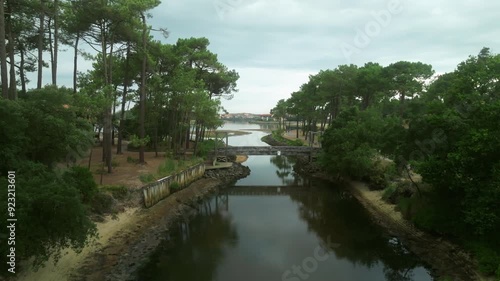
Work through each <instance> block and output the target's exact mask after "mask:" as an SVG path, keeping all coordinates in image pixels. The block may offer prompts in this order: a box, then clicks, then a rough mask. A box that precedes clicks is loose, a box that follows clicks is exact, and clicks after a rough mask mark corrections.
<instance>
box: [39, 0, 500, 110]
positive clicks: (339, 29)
mask: <svg viewBox="0 0 500 281" xmlns="http://www.w3.org/2000/svg"><path fill="white" fill-rule="evenodd" d="M390 1H395V0H384V1H380V0H377V1H371V0H355V1H343V0H309V1H305V0H169V1H163V3H162V4H161V5H160V6H158V7H157V8H155V9H154V10H153V11H152V12H151V14H152V16H153V17H152V18H151V19H149V23H150V24H151V25H153V26H154V27H156V28H158V27H166V28H167V29H168V30H169V31H170V37H169V38H168V39H163V38H162V37H161V35H160V34H156V35H155V36H156V38H157V39H158V40H162V41H163V42H165V43H175V42H176V41H177V39H178V38H188V37H207V38H208V39H209V40H210V42H211V45H210V50H212V51H213V52H214V53H217V55H218V58H219V60H220V61H221V62H222V63H224V64H225V65H227V66H228V67H229V68H230V69H235V70H236V71H238V72H239V74H240V76H241V78H240V80H239V81H238V88H239V89H240V91H239V92H238V93H236V94H235V97H234V98H233V100H230V101H223V106H225V107H226V109H227V110H228V111H230V112H255V113H267V112H269V110H270V109H271V108H272V107H274V105H275V103H276V102H277V101H278V100H279V99H281V98H288V97H289V96H290V94H291V93H292V92H293V91H296V90H298V88H299V86H300V85H301V84H302V83H304V82H306V81H307V79H308V75H309V74H315V73H317V72H318V71H319V70H321V69H327V68H335V67H337V66H338V65H340V64H348V63H354V64H357V65H363V64H364V63H366V62H369V61H375V62H379V63H380V64H382V65H388V64H390V63H393V62H396V61H400V60H408V61H421V62H424V63H430V64H432V65H433V67H434V69H435V70H436V72H438V73H443V72H449V71H453V70H454V69H455V67H456V65H457V64H458V63H460V62H461V61H463V60H465V59H466V58H467V57H468V56H469V55H476V54H477V53H478V52H479V51H480V50H481V48H482V47H491V48H492V51H493V52H498V49H495V48H496V47H497V46H499V45H500V37H499V36H498V34H500V25H498V11H499V10H500V2H498V1H489V0H458V1H452V0H443V1H439V2H436V1H430V0H426V1H409V0H400V1H401V5H402V7H403V10H402V12H401V13H398V14H393V15H392V17H391V20H390V23H389V24H388V25H387V26H383V27H382V28H381V29H380V32H378V34H377V35H376V36H373V37H371V38H370V42H369V44H368V45H367V46H364V47H363V48H360V50H359V52H357V53H355V54H353V55H352V56H351V57H350V59H349V60H348V59H346V56H345V55H344V54H343V52H342V50H341V48H340V46H342V44H343V43H349V44H353V43H352V42H353V40H354V38H355V36H356V34H357V32H358V31H359V30H364V29H365V28H366V26H367V24H368V23H370V22H371V21H373V20H374V16H373V14H374V13H380V12H381V11H384V10H387V6H388V3H390ZM46 57H47V58H48V55H47V56H46ZM81 66H84V67H90V64H89V63H81ZM59 69H60V74H61V78H60V79H59V80H60V82H63V80H64V81H66V82H64V83H67V84H68V85H71V80H70V78H69V77H71V76H68V75H67V72H68V71H69V69H72V54H71V48H69V49H68V52H67V53H64V54H62V55H61V65H60V66H59ZM81 70H84V69H83V68H81ZM46 73H47V78H46V79H45V81H46V82H49V80H48V77H49V71H48V70H47V71H46ZM66 76H68V77H66ZM33 78H34V77H33ZM32 80H33V81H34V79H32ZM32 84H33V83H32Z"/></svg>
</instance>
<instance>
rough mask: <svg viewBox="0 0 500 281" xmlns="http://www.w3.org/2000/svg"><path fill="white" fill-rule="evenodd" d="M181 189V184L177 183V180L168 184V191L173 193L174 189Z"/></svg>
mask: <svg viewBox="0 0 500 281" xmlns="http://www.w3.org/2000/svg"><path fill="white" fill-rule="evenodd" d="M180 189H181V186H180V185H179V183H178V182H173V183H171V184H170V192H171V193H174V192H176V191H179V190H180Z"/></svg>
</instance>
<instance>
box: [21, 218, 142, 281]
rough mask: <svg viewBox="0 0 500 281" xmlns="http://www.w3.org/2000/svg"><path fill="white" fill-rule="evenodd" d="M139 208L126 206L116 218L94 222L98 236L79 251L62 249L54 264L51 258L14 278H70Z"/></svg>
mask: <svg viewBox="0 0 500 281" xmlns="http://www.w3.org/2000/svg"><path fill="white" fill-rule="evenodd" d="M138 209H139V208H128V209H127V210H126V211H125V212H123V213H120V214H118V216H117V217H116V218H114V219H113V218H111V216H108V217H107V218H106V219H105V221H104V222H101V223H96V225H97V230H98V232H99V238H98V239H97V240H96V241H94V242H93V243H91V244H90V245H88V246H87V247H85V248H84V249H83V250H82V252H81V253H76V252H75V251H73V250H72V249H67V250H63V255H62V257H61V258H60V260H59V261H58V263H57V264H55V265H54V263H53V259H51V260H50V261H48V262H47V263H46V265H45V267H43V268H41V269H39V270H38V271H34V270H33V269H26V270H24V271H22V272H21V273H20V274H19V275H18V278H17V279H16V280H19V281H33V280H37V281H55V280H70V278H71V274H72V273H73V272H75V271H76V270H77V269H78V268H79V267H80V266H81V265H82V264H83V262H84V261H85V259H86V258H87V257H89V256H90V255H92V254H94V253H95V252H97V251H99V249H101V248H102V247H103V246H105V245H107V244H108V243H109V241H110V240H111V238H112V237H113V236H115V235H116V234H117V233H118V232H120V231H123V229H124V228H125V227H126V226H127V225H129V224H130V223H131V222H132V221H133V220H134V218H135V217H136V216H137V211H138Z"/></svg>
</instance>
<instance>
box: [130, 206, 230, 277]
mask: <svg viewBox="0 0 500 281" xmlns="http://www.w3.org/2000/svg"><path fill="white" fill-rule="evenodd" d="M198 210H199V211H198V212H197V214H196V215H195V216H194V217H192V218H191V219H190V220H189V221H184V220H181V221H179V222H178V223H176V224H175V225H173V226H172V227H171V228H170V231H169V232H168V239H167V240H166V241H165V242H163V243H162V244H161V245H160V246H159V247H158V249H157V250H156V251H155V253H154V254H153V255H152V257H151V260H150V261H149V262H148V264H147V265H146V266H145V267H143V268H142V269H141V271H140V273H139V276H140V278H139V280H161V281H166V280H196V281H198V280H199V281H205V280H206V281H209V280H215V274H216V269H217V266H218V264H219V263H220V262H221V261H222V259H223V257H224V249H225V248H226V247H234V246H235V245H236V244H237V243H238V235H237V231H236V228H235V227H234V225H232V223H231V219H230V217H229V216H228V215H227V213H226V212H225V210H223V208H222V209H221V208H216V206H215V200H213V201H206V202H204V203H203V204H201V205H199V206H198Z"/></svg>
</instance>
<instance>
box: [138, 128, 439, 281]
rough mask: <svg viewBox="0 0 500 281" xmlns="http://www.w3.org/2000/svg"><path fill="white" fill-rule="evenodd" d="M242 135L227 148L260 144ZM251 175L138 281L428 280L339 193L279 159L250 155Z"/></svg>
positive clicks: (201, 215) (182, 226) (177, 236)
mask: <svg viewBox="0 0 500 281" xmlns="http://www.w3.org/2000/svg"><path fill="white" fill-rule="evenodd" d="M262 126H263V125H257V124H248V123H226V124H225V126H224V127H223V129H228V130H235V129H242V130H249V132H251V134H248V135H241V136H233V137H230V138H229V144H230V145H253V146H259V145H262V146H267V144H265V143H263V142H262V141H261V140H260V138H261V137H263V136H265V135H266V133H265V132H261V131H253V130H255V129H260V128H261V127H262ZM244 164H245V165H247V166H249V167H250V169H251V174H250V175H249V176H248V177H246V178H244V179H241V180H239V181H238V182H236V183H235V184H234V186H231V187H228V188H225V189H222V190H220V191H219V192H218V193H217V194H216V195H214V196H213V197H212V198H208V199H206V200H205V201H204V202H202V203H200V205H199V206H198V210H199V211H198V212H197V214H196V215H195V216H193V217H192V218H190V219H189V221H181V222H179V223H178V224H177V225H175V227H173V228H171V229H170V231H169V232H167V233H165V241H164V242H163V243H162V244H161V246H160V247H158V249H157V250H156V251H155V253H154V254H153V255H152V256H151V257H149V260H148V262H147V263H146V265H145V266H144V267H143V268H142V269H141V270H140V272H139V277H138V279H137V280H144V281H146V280H147V281H155V280H158V281H160V280H161V281H212V280H213V281H258V280H261V281H284V280H288V281H300V280H310V281H315V280H321V281H325V280H334V281H383V280H390V281H403V280H404V281H409V280H413V281H428V280H433V279H432V277H431V275H430V273H429V271H428V270H427V269H426V267H425V265H424V263H423V262H422V261H421V260H419V259H418V258H417V257H416V256H415V255H414V254H412V253H411V252H409V251H408V250H407V249H406V248H405V247H404V245H402V244H401V243H400V242H399V241H398V239H396V238H394V237H390V236H389V235H387V234H386V233H385V232H384V231H383V230H382V229H381V228H380V227H378V226H377V225H375V224H374V223H372V222H371V220H370V218H369V214H368V213H367V212H366V211H365V210H364V209H363V207H362V206H361V205H360V203H359V202H358V201H356V199H355V198H353V197H352V196H351V195H350V193H349V192H348V191H346V189H345V187H343V186H336V185H334V184H332V183H329V182H325V181H321V180H316V179H309V178H303V177H301V176H299V175H296V174H294V173H293V171H292V165H293V160H291V159H288V158H286V157H284V156H250V157H249V158H248V160H247V161H246V162H245V163H244Z"/></svg>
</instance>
